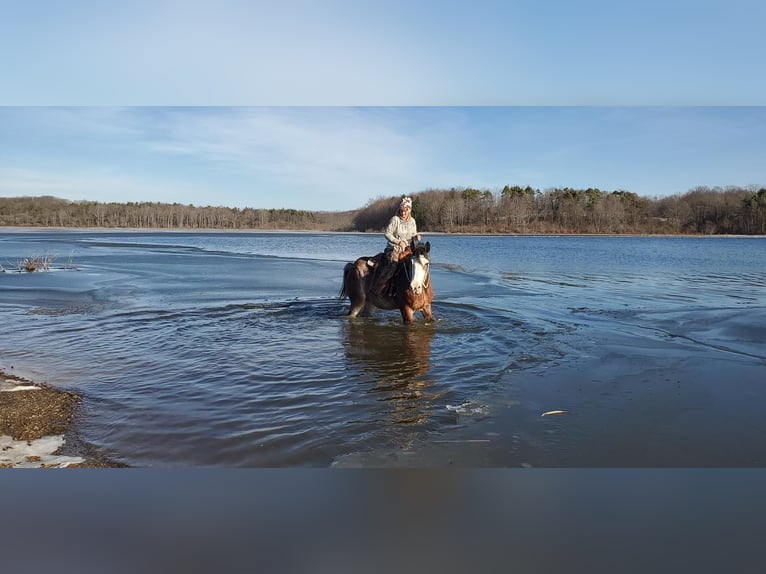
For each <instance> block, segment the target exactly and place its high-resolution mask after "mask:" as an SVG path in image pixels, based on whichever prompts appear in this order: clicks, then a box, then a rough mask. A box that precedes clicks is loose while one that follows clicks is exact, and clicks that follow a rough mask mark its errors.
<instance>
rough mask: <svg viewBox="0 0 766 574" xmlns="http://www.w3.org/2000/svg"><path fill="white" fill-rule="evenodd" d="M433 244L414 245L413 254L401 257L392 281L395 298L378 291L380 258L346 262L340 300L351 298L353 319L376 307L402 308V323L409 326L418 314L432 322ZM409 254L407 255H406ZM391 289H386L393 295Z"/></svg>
mask: <svg viewBox="0 0 766 574" xmlns="http://www.w3.org/2000/svg"><path fill="white" fill-rule="evenodd" d="M430 251H431V243H430V242H428V241H427V242H426V243H424V244H423V243H420V244H416V243H415V242H414V241H413V242H412V244H411V245H410V252H411V253H410V254H409V255H408V256H406V257H400V259H399V261H398V262H396V263H389V265H396V266H397V269H396V271H395V273H394V275H393V277H392V278H391V284H392V287H393V296H391V295H388V294H386V295H381V294H380V293H379V292H377V290H376V289H375V287H376V285H374V284H373V283H374V282H375V276H376V273H374V271H375V268H376V265H378V263H377V261H379V260H380V257H381V256H380V255H379V256H376V257H360V258H359V259H357V260H356V261H354V262H353V263H346V266H345V267H344V269H343V287H342V288H341V290H340V297H341V299H342V298H343V297H348V298H349V301H350V302H351V308H350V309H349V311H348V314H349V316H351V317H356V316H357V315H359V313H360V312H361V311H362V310H364V311H366V312H369V311H371V309H372V308H373V307H377V308H378V309H388V310H392V309H399V311H400V312H401V314H402V320H403V321H404V323H405V324H407V325H409V324H411V323H412V321H413V316H414V314H415V311H420V313H421V314H422V315H423V317H424V318H425V320H426V321H432V320H433V318H434V316H433V314H432V313H431V301H433V298H434V290H433V287H432V286H431V270H430V266H431V257H430V255H429V253H430ZM405 253H406V252H405ZM389 292H390V290H386V293H389Z"/></svg>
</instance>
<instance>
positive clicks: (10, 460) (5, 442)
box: [0, 435, 85, 468]
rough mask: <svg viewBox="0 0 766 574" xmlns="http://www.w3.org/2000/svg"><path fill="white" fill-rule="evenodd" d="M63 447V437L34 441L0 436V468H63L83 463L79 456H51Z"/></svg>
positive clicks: (45, 437)
mask: <svg viewBox="0 0 766 574" xmlns="http://www.w3.org/2000/svg"><path fill="white" fill-rule="evenodd" d="M63 445H64V436H63V435H52V436H44V437H42V438H39V439H36V440H14V439H12V438H11V437H9V436H5V435H0V468H65V467H67V466H69V465H70V464H78V463H82V462H85V459H84V458H80V457H79V456H62V455H57V454H53V453H54V452H56V451H57V450H58V449H59V448H61V447H62V446H63Z"/></svg>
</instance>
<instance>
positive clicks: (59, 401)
mask: <svg viewBox="0 0 766 574" xmlns="http://www.w3.org/2000/svg"><path fill="white" fill-rule="evenodd" d="M79 403H80V397H79V396H78V395H76V394H74V393H69V392H66V391H61V390H57V389H53V388H51V387H49V386H47V385H42V384H37V383H33V382H32V381H29V380H26V379H24V378H21V377H17V376H15V375H10V374H8V373H4V372H2V371H0V468H110V467H121V466H124V465H120V464H117V463H114V462H111V461H108V460H105V459H103V458H101V457H98V456H96V455H93V454H92V453H91V452H90V449H89V447H88V445H86V444H84V443H82V441H80V440H78V438H77V436H76V434H75V432H74V428H73V427H74V421H75V417H76V411H77V407H78V405H79Z"/></svg>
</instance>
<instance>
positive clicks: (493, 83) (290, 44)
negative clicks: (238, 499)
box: [0, 0, 766, 211]
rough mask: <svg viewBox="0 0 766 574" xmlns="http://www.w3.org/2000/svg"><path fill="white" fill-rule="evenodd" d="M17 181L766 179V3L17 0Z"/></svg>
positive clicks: (13, 163)
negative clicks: (765, 66) (764, 27)
mask: <svg viewBox="0 0 766 574" xmlns="http://www.w3.org/2000/svg"><path fill="white" fill-rule="evenodd" d="M0 13H2V14H3V17H2V19H0V196H18V195H54V196H57V197H62V198H67V199H72V200H80V199H86V200H94V201H162V202H178V203H184V204H194V205H227V206H232V207H257V208H280V207H286V208H295V209H311V210H328V211H337V210H344V209H356V208H359V207H362V206H363V205H365V204H366V203H367V202H368V201H370V200H371V199H374V198H377V197H388V196H391V195H400V194H412V193H417V192H418V191H422V190H425V189H430V188H450V187H464V186H465V187H467V186H470V187H476V188H480V189H490V190H492V191H499V189H501V188H502V187H503V185H506V184H509V185H515V184H519V185H531V186H532V187H535V188H539V189H546V188H549V187H563V186H569V187H598V188H600V189H605V190H615V189H623V190H628V191H634V192H636V193H638V194H641V195H646V196H650V197H655V196H663V195H668V194H675V193H683V192H685V191H688V190H689V189H691V188H693V187H696V186H700V185H704V186H727V185H738V186H748V185H766V170H765V169H764V166H766V145H765V144H764V142H763V139H764V138H763V137H762V136H761V134H762V133H766V129H764V128H766V108H764V106H765V105H766V74H764V73H763V62H764V61H766V43H764V42H763V41H762V23H763V22H764V21H766V4H764V3H762V2H755V1H745V0H728V1H726V2H719V1H717V0H716V1H712V0H696V1H687V0H675V1H668V0H663V1H657V0H645V1H643V2H640V3H639V2H613V1H605V0H570V1H567V2H555V1H547V2H540V1H527V0H524V1H518V0H517V1H514V0H507V1H493V0H474V1H472V2H462V1H456V0H441V1H438V2H437V1H435V0H420V1H417V0H413V1H406V2H405V1H400V0H391V1H388V2H379V1H375V2H373V1H369V2H368V1H364V0H323V1H308V0H305V1H298V0H283V1H280V2H276V1H273V2H271V1H270V2H266V1H248V2H245V1H242V0H217V1H215V2H207V1H200V0H196V1H195V0H190V1H185V2H181V1H177V0H154V1H151V2H149V1H145V0H133V1H131V2H127V1H125V2H123V1H115V2H108V3H104V2H97V1H95V0H70V1H68V2H55V1H44V0H28V1H26V2H18V1H15V0H0Z"/></svg>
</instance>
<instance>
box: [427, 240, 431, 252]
mask: <svg viewBox="0 0 766 574" xmlns="http://www.w3.org/2000/svg"><path fill="white" fill-rule="evenodd" d="M430 252H431V242H430V241H426V253H430Z"/></svg>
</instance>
